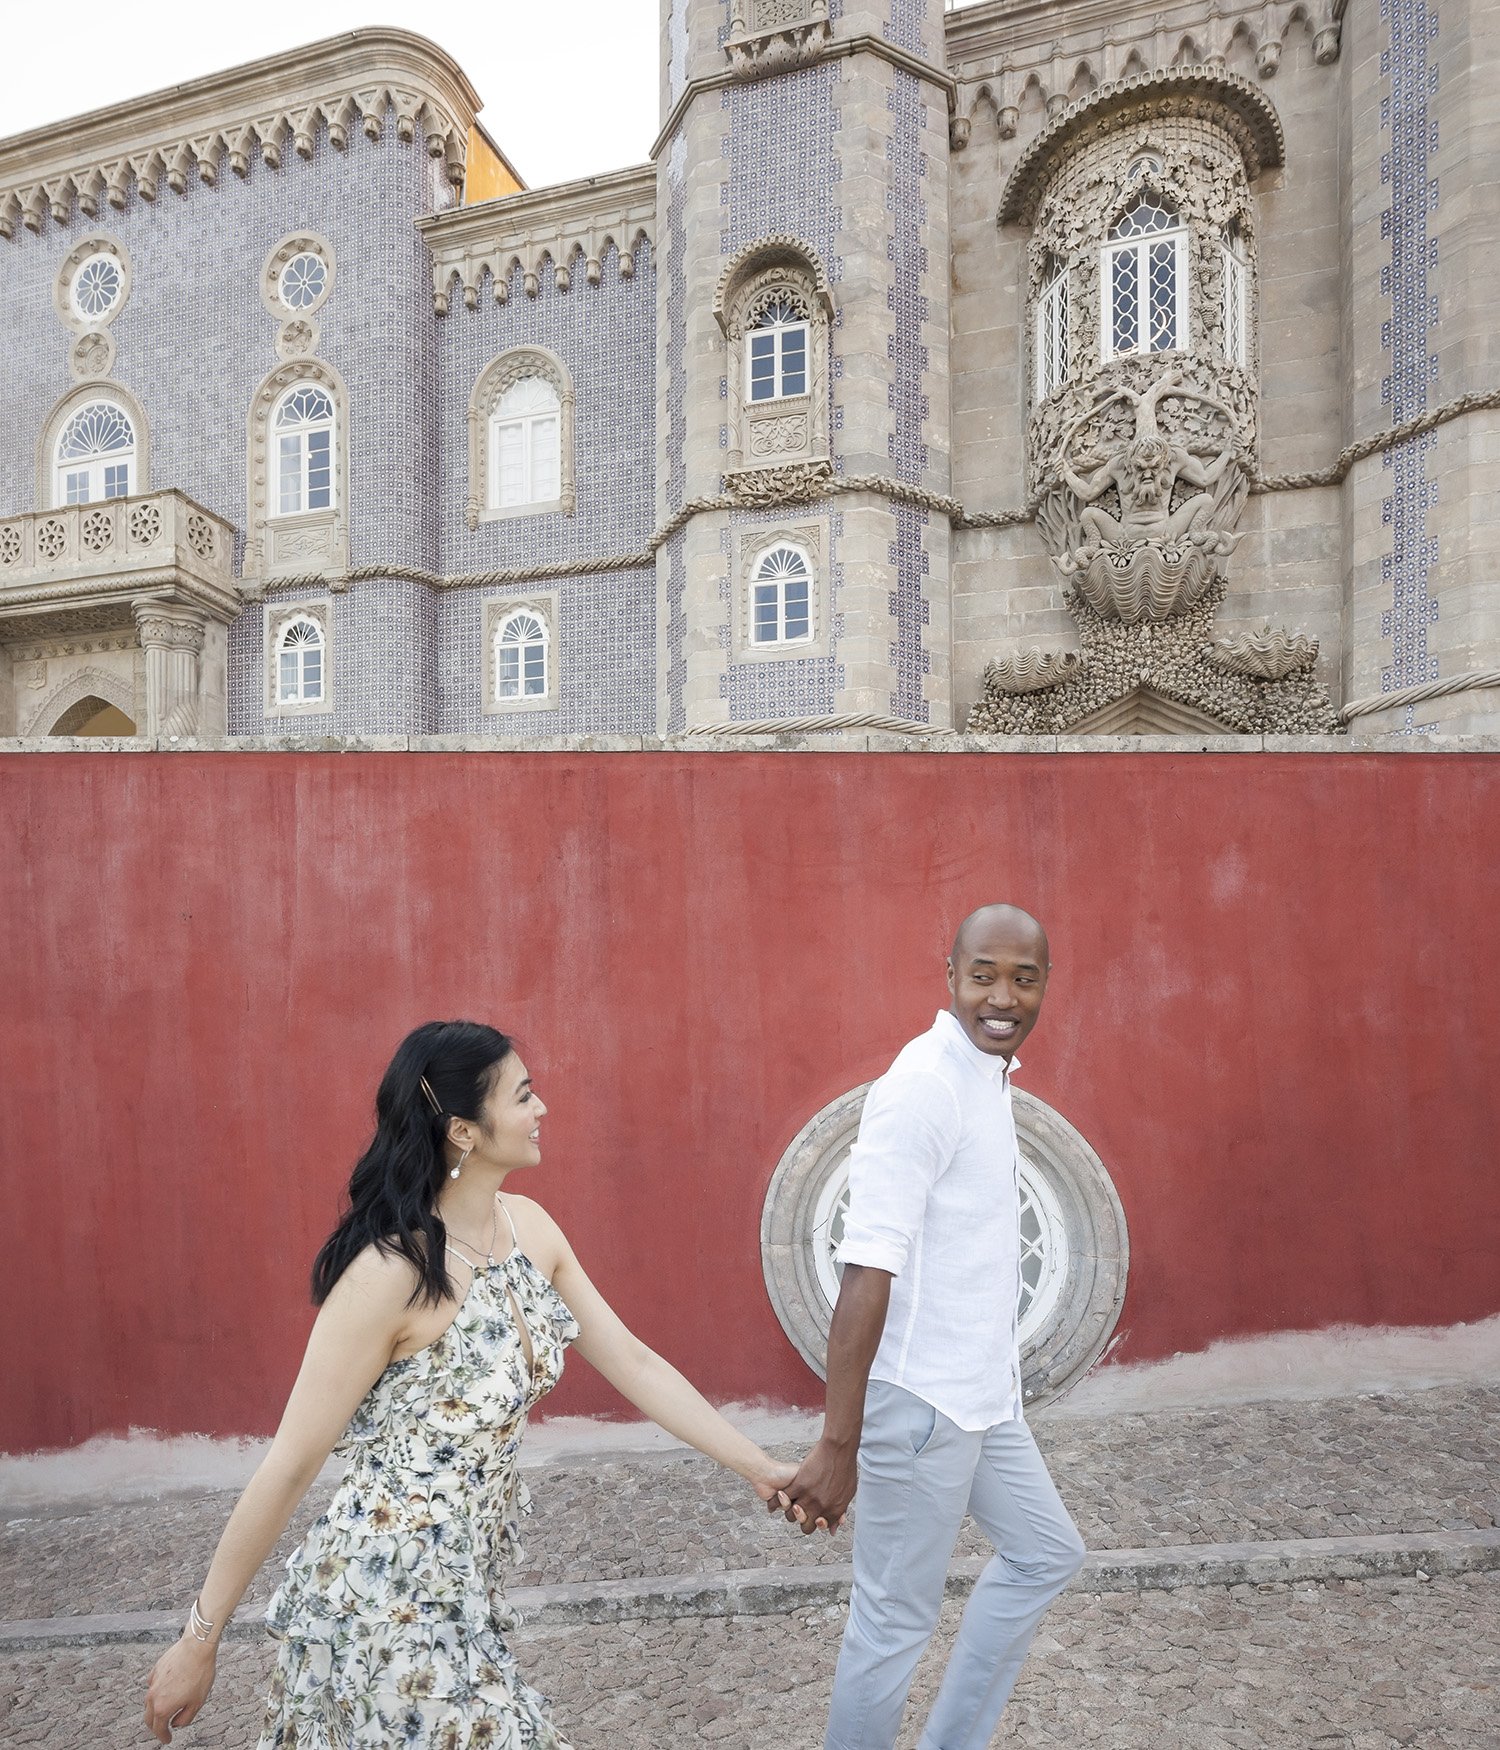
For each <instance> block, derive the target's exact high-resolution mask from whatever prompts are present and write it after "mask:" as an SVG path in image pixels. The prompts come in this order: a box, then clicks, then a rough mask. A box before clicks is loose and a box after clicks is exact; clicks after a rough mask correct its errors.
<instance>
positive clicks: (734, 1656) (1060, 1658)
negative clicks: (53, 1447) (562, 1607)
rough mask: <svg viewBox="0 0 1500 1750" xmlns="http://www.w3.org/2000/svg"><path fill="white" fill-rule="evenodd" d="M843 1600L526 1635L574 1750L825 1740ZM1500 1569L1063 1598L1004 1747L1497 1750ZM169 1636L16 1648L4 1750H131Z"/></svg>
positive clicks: (267, 1653)
mask: <svg viewBox="0 0 1500 1750" xmlns="http://www.w3.org/2000/svg"><path fill="white" fill-rule="evenodd" d="M842 1617H843V1613H842V1611H841V1610H838V1609H830V1610H825V1611H819V1612H817V1613H812V1614H802V1615H795V1616H786V1617H733V1618H729V1619H727V1620H726V1619H715V1620H708V1621H704V1620H683V1621H678V1622H658V1623H624V1624H618V1625H614V1626H609V1627H595V1628H578V1629H570V1630H567V1631H564V1632H560V1633H552V1634H547V1635H535V1634H526V1633H524V1632H523V1633H522V1634H521V1635H519V1636H517V1638H516V1644H517V1652H518V1654H519V1656H520V1660H521V1664H522V1668H523V1669H524V1670H525V1672H526V1674H527V1676H528V1677H529V1678H530V1679H531V1680H532V1681H533V1682H535V1683H536V1684H537V1685H538V1686H539V1687H540V1688H542V1689H543V1690H544V1691H545V1692H546V1693H547V1694H549V1695H550V1696H551V1697H552V1698H553V1703H554V1708H555V1712H556V1716H557V1719H558V1721H559V1723H560V1724H561V1725H562V1726H563V1727H564V1729H565V1730H566V1731H567V1732H568V1734H569V1736H570V1738H571V1740H572V1742H573V1744H574V1746H575V1750H687V1747H689V1746H701V1745H712V1746H718V1747H720V1750H817V1747H818V1746H819V1745H820V1744H821V1743H822V1724H823V1710H824V1708H825V1706H826V1703H827V1698H828V1688H829V1683H830V1681H831V1678H832V1674H833V1663H834V1659H835V1657H836V1655H837V1651H838V1640H839V1635H840V1633H841V1632H842V1627H843V1623H842ZM956 1621H957V1612H956V1610H954V1609H952V1608H950V1609H949V1610H948V1611H946V1612H945V1614H944V1619H943V1623H942V1625H941V1627H940V1628H939V1631H938V1635H937V1637H936V1639H935V1641H934V1643H933V1645H932V1647H931V1648H930V1649H929V1651H928V1654H927V1656H926V1657H925V1659H924V1660H923V1663H922V1666H921V1669H920V1671H919V1673H918V1677H917V1682H916V1685H915V1687H914V1690H913V1706H912V1708H911V1709H910V1710H909V1717H908V1722H907V1728H906V1731H905V1733H904V1734H903V1737H902V1740H901V1743H902V1750H911V1746H912V1745H914V1744H915V1742H916V1734H917V1729H918V1727H919V1725H920V1721H921V1717H922V1715H923V1713H924V1712H925V1708H926V1706H927V1705H928V1704H930V1702H931V1699H932V1696H933V1693H934V1691H935V1689H936V1684H937V1679H938V1676H939V1674H940V1672H941V1668H942V1661H943V1659H944V1658H946V1656H947V1652H948V1649H949V1646H950V1645H951V1641H952V1635H953V1630H954V1626H955V1624H956ZM1497 1649H1500V1576H1496V1575H1491V1574H1485V1575H1472V1576H1468V1577H1465V1578H1462V1579H1455V1580H1434V1581H1430V1582H1425V1583H1424V1582H1422V1581H1419V1580H1400V1581H1365V1582H1360V1583H1352V1582H1351V1583H1341V1582H1332V1583H1330V1584H1328V1585H1326V1586H1316V1587H1311V1586H1309V1587H1298V1588H1295V1589H1293V1588H1286V1587H1275V1588H1269V1589H1266V1590H1259V1589H1255V1588H1245V1587H1235V1588H1232V1589H1224V1588H1217V1587H1215V1588H1207V1589H1197V1588H1194V1589H1190V1590H1187V1591H1182V1592H1153V1593H1147V1594H1144V1595H1141V1596H1131V1595H1127V1594H1119V1593H1116V1594H1105V1595H1102V1596H1099V1597H1091V1596H1090V1595H1088V1594H1087V1593H1078V1594H1075V1593H1068V1594H1066V1595H1065V1596H1064V1597H1063V1598H1062V1599H1061V1600H1060V1601H1059V1602H1058V1604H1057V1605H1056V1606H1055V1607H1054V1609H1053V1610H1052V1612H1051V1614H1050V1615H1049V1616H1048V1617H1047V1618H1046V1620H1045V1621H1044V1622H1043V1625H1042V1629H1041V1632H1040V1634H1039V1635H1038V1637H1037V1640H1036V1643H1035V1645H1034V1647H1033V1652H1032V1657H1031V1659H1030V1660H1029V1662H1028V1663H1027V1665H1026V1667H1025V1669H1024V1670H1023V1672H1022V1676H1021V1682H1020V1685H1019V1687H1018V1689H1017V1691H1016V1695H1015V1698H1014V1700H1013V1701H1012V1704H1011V1707H1010V1709H1009V1710H1008V1712H1007V1714H1006V1717H1005V1720H1004V1721H1003V1722H1002V1725H1001V1730H1000V1732H999V1734H998V1736H997V1737H996V1739H995V1744H996V1746H998V1747H1000V1750H1007V1747H1009V1750H1020V1747H1021V1746H1026V1747H1028V1750H1040V1747H1044V1746H1045V1747H1049V1750H1050V1747H1052V1746H1063V1745H1068V1746H1077V1745H1099V1746H1101V1747H1103V1750H1396V1747H1397V1746H1401V1747H1403V1750H1406V1747H1413V1750H1500V1652H1497ZM155 1651H156V1649H145V1648H141V1647H100V1648H89V1649H78V1650H74V1649H61V1650H56V1651H50V1652H47V1653H43V1654H29V1655H25V1656H16V1655H10V1656H0V1744H4V1745H5V1746H6V1750H116V1747H117V1746H118V1747H121V1750H123V1747H124V1746H126V1745H134V1746H140V1745H142V1744H148V1743H151V1742H154V1740H151V1739H150V1738H149V1737H148V1736H147V1735H146V1733H145V1730H144V1728H143V1727H142V1726H141V1725H140V1723H139V1721H140V1707H141V1699H142V1695H143V1684H144V1678H145V1674H146V1672H147V1670H148V1669H149V1667H150V1664H151V1660H152V1659H153V1658H154V1656H155ZM271 1656H272V1655H271V1649H270V1647H269V1645H268V1644H265V1643H259V1642H251V1643H245V1644H234V1645H230V1646H228V1647H226V1648H225V1649H224V1652H223V1654H222V1656H221V1661H220V1676H219V1683H218V1686H217V1688H216V1689H215V1692H214V1695H213V1698H212V1700H211V1702H210V1705H209V1708H208V1711H207V1712H206V1713H205V1715H204V1717H203V1719H202V1720H201V1722H200V1723H198V1724H197V1725H195V1726H193V1727H192V1728H190V1729H188V1730H186V1731H183V1732H179V1733H178V1734H177V1737H176V1739H175V1742H176V1743H177V1744H178V1745H180V1746H205V1747H206V1746H215V1747H216V1750H249V1747H250V1746H252V1745H253V1744H254V1742H255V1738H256V1734H257V1730H258V1726H259V1718H260V1706H261V1695H262V1693H263V1690H264V1687H265V1682H266V1676H267V1672H268V1670H269V1666H270V1663H271Z"/></svg>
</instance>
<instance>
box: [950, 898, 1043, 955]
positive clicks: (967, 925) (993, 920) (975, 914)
mask: <svg viewBox="0 0 1500 1750" xmlns="http://www.w3.org/2000/svg"><path fill="white" fill-rule="evenodd" d="M996 934H1000V935H1003V936H1005V937H1007V938H1008V939H1009V940H1011V941H1013V942H1014V941H1017V940H1018V939H1019V938H1023V937H1028V936H1029V937H1030V939H1031V942H1032V945H1033V946H1034V947H1035V948H1036V949H1037V964H1038V965H1039V966H1042V967H1044V968H1045V967H1046V966H1047V965H1049V964H1050V962H1051V959H1052V951H1051V949H1050V948H1049V947H1048V946H1047V932H1046V931H1045V930H1044V929H1043V928H1042V926H1041V925H1040V924H1039V923H1038V922H1037V920H1036V919H1035V918H1034V917H1033V916H1032V915H1031V913H1030V912H1029V911H1022V910H1021V908H1020V906H1018V905H982V906H980V908H979V910H978V911H971V912H970V913H969V915H968V916H967V917H966V918H965V919H964V921H963V922H962V923H961V924H960V925H959V926H958V933H957V934H956V935H955V936H954V938H953V947H952V949H951V951H950V953H949V956H948V957H949V959H950V960H951V961H952V962H953V963H954V965H957V964H958V962H959V961H960V960H961V959H962V958H963V956H964V954H965V953H966V952H972V951H973V949H974V948H975V947H976V946H977V945H978V944H979V943H980V942H982V941H985V940H988V939H989V938H990V937H991V936H993V935H996Z"/></svg>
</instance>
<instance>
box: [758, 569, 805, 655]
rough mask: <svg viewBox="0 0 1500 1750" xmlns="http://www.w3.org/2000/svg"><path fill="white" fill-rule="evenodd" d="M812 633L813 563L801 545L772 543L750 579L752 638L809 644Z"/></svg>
mask: <svg viewBox="0 0 1500 1750" xmlns="http://www.w3.org/2000/svg"><path fill="white" fill-rule="evenodd" d="M811 637H812V567H811V566H810V565H809V563H808V558H807V554H806V553H805V552H804V551H803V549H802V548H801V547H795V546H792V545H791V544H790V543H787V544H784V545H780V546H776V547H772V548H771V549H770V551H769V552H767V553H763V554H762V555H761V557H760V558H759V559H758V560H757V561H756V563H755V570H754V572H753V573H752V574H751V579H750V642H751V644H752V645H755V646H757V647H759V648H761V649H764V648H765V647H766V646H767V645H771V644H805V643H807V642H808V640H809V639H811Z"/></svg>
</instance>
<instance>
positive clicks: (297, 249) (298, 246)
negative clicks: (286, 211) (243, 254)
mask: <svg viewBox="0 0 1500 1750" xmlns="http://www.w3.org/2000/svg"><path fill="white" fill-rule="evenodd" d="M296 255H316V256H317V257H318V259H319V260H320V261H321V262H322V263H323V266H324V267H325V268H326V269H327V277H326V278H325V279H324V281H323V289H322V291H321V292H319V293H318V295H317V297H316V298H314V299H313V301H312V302H311V303H310V304H303V305H300V306H298V307H296V308H294V307H293V306H292V305H291V304H288V303H285V302H284V301H283V299H282V296H281V270H282V269H283V268H284V267H285V266H286V264H287V263H288V262H289V261H290V260H291V259H292V257H293V256H296ZM337 273H338V263H337V261H336V259H335V257H334V253H333V245H332V244H331V243H330V242H329V241H328V239H327V238H326V237H321V236H319V235H318V233H317V232H315V231H293V232H291V233H290V235H288V236H286V237H283V238H282V239H281V241H280V242H279V243H277V244H276V245H275V246H274V248H272V250H271V252H270V254H268V255H267V256H266V259H265V260H264V261H263V262H262V263H261V268H260V298H261V302H262V303H263V304H264V305H265V307H266V308H267V310H269V311H270V312H271V314H272V315H273V316H274V317H275V318H276V319H277V321H279V322H296V321H298V320H301V321H303V322H310V321H311V319H312V317H313V316H314V315H315V314H316V313H317V312H318V311H319V310H321V309H322V308H323V306H324V305H325V304H326V303H327V302H328V299H329V297H330V296H331V294H332V292H333V282H334V279H335V277H336V276H337Z"/></svg>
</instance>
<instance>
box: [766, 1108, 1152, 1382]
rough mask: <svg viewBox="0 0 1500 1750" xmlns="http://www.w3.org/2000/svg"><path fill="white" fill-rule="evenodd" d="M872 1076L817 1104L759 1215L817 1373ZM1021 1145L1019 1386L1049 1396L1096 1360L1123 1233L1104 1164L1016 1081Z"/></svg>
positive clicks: (1107, 1326)
mask: <svg viewBox="0 0 1500 1750" xmlns="http://www.w3.org/2000/svg"><path fill="white" fill-rule="evenodd" d="M868 1091H869V1089H868V1084H866V1085H865V1086H864V1087H861V1088H855V1089H854V1090H853V1091H852V1092H850V1093H848V1094H845V1095H843V1096H842V1097H841V1098H840V1099H838V1100H835V1101H834V1102H833V1103H832V1104H831V1105H829V1106H826V1107H824V1109H823V1110H822V1111H821V1112H819V1113H818V1114H817V1115H816V1117H814V1118H813V1119H812V1120H811V1121H810V1122H809V1123H808V1124H807V1125H806V1126H805V1127H804V1128H803V1130H802V1131H801V1132H800V1134H799V1135H798V1136H797V1137H796V1139H795V1140H794V1141H793V1142H792V1145H791V1147H790V1148H788V1150H787V1151H786V1153H785V1154H784V1155H783V1156H782V1159H781V1164H780V1165H779V1166H778V1167H777V1169H776V1173H775V1176H774V1177H773V1178H772V1180H771V1186H770V1190H769V1191H768V1192H767V1194H766V1203H765V1208H764V1211H763V1212H762V1216H761V1263H762V1267H763V1269H764V1272H765V1278H766V1288H767V1291H768V1293H769V1294H770V1297H771V1304H772V1305H773V1306H774V1307H775V1309H776V1316H777V1317H778V1318H779V1319H780V1321H781V1326H782V1329H783V1330H784V1331H785V1332H786V1334H787V1336H788V1337H789V1338H790V1339H791V1340H792V1342H793V1343H794V1344H795V1345H796V1346H797V1348H798V1350H799V1351H800V1352H801V1354H802V1356H803V1358H804V1359H805V1360H806V1361H807V1363H808V1364H809V1366H811V1367H812V1368H814V1369H815V1370H816V1371H817V1372H818V1373H819V1374H822V1373H823V1371H824V1367H825V1362H826V1357H827V1352H828V1324H829V1320H830V1318H831V1317H832V1315H833V1303H834V1301H835V1300H836V1299H837V1298H838V1283H839V1266H838V1265H837V1264H836V1263H835V1262H834V1257H833V1254H834V1252H835V1251H836V1250H837V1248H838V1245H839V1242H840V1240H841V1239H842V1238H843V1233H844V1218H845V1215H846V1214H847V1212H848V1207H849V1150H850V1148H851V1146H852V1145H853V1142H854V1139H855V1136H856V1135H857V1134H858V1132H859V1116H860V1113H861V1112H862V1111H863V1109H864V1102H865V1095H866V1093H867V1092H868ZM1012 1098H1013V1100H1014V1109H1015V1118H1016V1134H1017V1137H1018V1139H1019V1141H1020V1145H1021V1170H1020V1193H1021V1283H1020V1301H1019V1307H1018V1311H1019V1335H1020V1343H1021V1374H1022V1394H1023V1396H1024V1398H1025V1400H1026V1402H1027V1403H1028V1404H1037V1403H1042V1402H1045V1401H1046V1400H1047V1399H1048V1398H1051V1397H1055V1396H1057V1395H1058V1393H1060V1392H1062V1391H1063V1390H1065V1389H1066V1388H1067V1386H1069V1385H1070V1384H1072V1383H1073V1381H1074V1380H1076V1379H1078V1378H1080V1377H1081V1376H1082V1375H1083V1374H1084V1373H1086V1372H1087V1371H1088V1369H1089V1368H1090V1367H1091V1366H1092V1365H1093V1364H1094V1362H1095V1361H1096V1360H1098V1358H1099V1356H1100V1355H1101V1354H1102V1353H1103V1350H1104V1347H1105V1345H1106V1344H1107V1343H1108V1341H1109V1339H1110V1337H1111V1335H1112V1334H1113V1332H1114V1328H1115V1324H1116V1321H1117V1320H1118V1319H1119V1316H1120V1307H1121V1305H1122V1304H1123V1302H1124V1298H1125V1276H1126V1271H1127V1268H1128V1264H1129V1236H1128V1234H1127V1232H1126V1227H1125V1214H1124V1211H1123V1210H1122V1209H1121V1207H1120V1200H1119V1198H1118V1196H1117V1195H1116V1194H1115V1189H1114V1186H1113V1184H1112V1183H1111V1182H1110V1178H1109V1174H1108V1173H1107V1172H1106V1171H1105V1169H1104V1164H1103V1162H1102V1161H1101V1160H1100V1159H1099V1157H1098V1155H1097V1154H1095V1152H1094V1151H1093V1149H1092V1148H1090V1147H1089V1145H1088V1143H1087V1142H1086V1141H1085V1140H1084V1138H1083V1137H1082V1136H1081V1135H1079V1133H1078V1132H1077V1131H1076V1130H1075V1129H1074V1128H1073V1127H1072V1125H1071V1124H1069V1123H1068V1122H1067V1120H1066V1119H1065V1118H1063V1117H1062V1116H1061V1115H1060V1114H1059V1113H1057V1112H1055V1111H1053V1109H1052V1108H1051V1107H1050V1106H1048V1105H1047V1104H1046V1103H1045V1102H1044V1101H1041V1100H1038V1099H1037V1098H1036V1097H1035V1096H1034V1095H1032V1094H1027V1093H1023V1092H1022V1091H1021V1090H1020V1089H1016V1090H1015V1091H1014V1093H1013V1095H1012Z"/></svg>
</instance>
